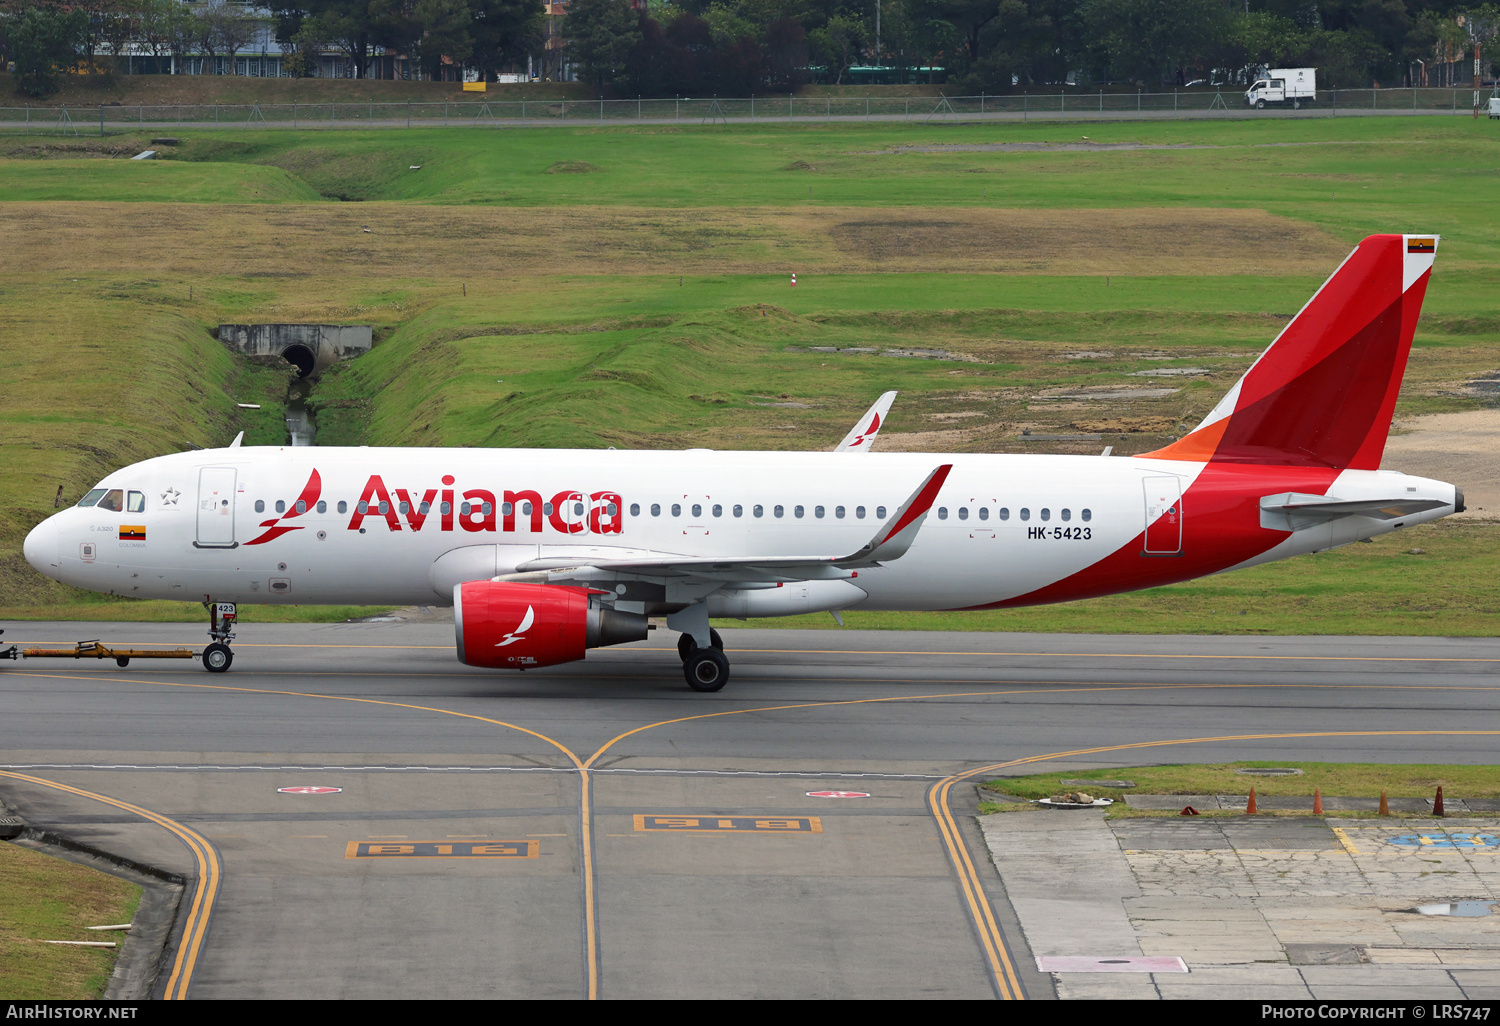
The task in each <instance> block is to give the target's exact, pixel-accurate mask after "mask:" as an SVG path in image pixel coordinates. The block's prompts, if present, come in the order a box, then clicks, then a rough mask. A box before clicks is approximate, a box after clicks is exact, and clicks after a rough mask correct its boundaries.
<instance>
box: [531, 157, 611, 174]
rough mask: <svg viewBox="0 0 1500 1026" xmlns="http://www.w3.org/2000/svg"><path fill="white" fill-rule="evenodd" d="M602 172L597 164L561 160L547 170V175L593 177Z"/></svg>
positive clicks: (584, 161)
mask: <svg viewBox="0 0 1500 1026" xmlns="http://www.w3.org/2000/svg"><path fill="white" fill-rule="evenodd" d="M599 170H601V169H600V168H599V166H598V165H597V164H590V163H589V162H588V161H586V160H559V161H556V162H555V163H553V164H552V166H551V167H549V168H547V170H546V172H544V173H545V174H549V175H591V174H593V173H594V172H596V171H599Z"/></svg>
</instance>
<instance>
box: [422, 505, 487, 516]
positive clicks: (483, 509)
mask: <svg viewBox="0 0 1500 1026" xmlns="http://www.w3.org/2000/svg"><path fill="white" fill-rule="evenodd" d="M401 505H403V506H404V505H406V503H404V502H403V503H402V504H401ZM479 511H480V512H481V513H483V514H484V515H485V516H489V515H490V514H491V513H493V512H495V507H493V506H491V505H490V504H489V503H487V502H486V503H485V504H484V505H482V506H480V507H479Z"/></svg>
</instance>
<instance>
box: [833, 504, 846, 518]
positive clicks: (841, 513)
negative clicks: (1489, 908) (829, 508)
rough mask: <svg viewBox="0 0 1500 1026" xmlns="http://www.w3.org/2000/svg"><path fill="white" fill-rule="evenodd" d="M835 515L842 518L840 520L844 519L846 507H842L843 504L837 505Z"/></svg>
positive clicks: (834, 508)
mask: <svg viewBox="0 0 1500 1026" xmlns="http://www.w3.org/2000/svg"><path fill="white" fill-rule="evenodd" d="M833 515H834V516H835V517H838V519H840V520H842V519H844V507H842V506H835V507H833Z"/></svg>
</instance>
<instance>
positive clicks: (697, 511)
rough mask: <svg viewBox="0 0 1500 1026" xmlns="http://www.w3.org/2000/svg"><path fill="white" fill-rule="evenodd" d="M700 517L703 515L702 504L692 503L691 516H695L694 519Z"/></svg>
mask: <svg viewBox="0 0 1500 1026" xmlns="http://www.w3.org/2000/svg"><path fill="white" fill-rule="evenodd" d="M702 515H703V504H702V503H698V502H695V503H693V516H695V517H701V516H702Z"/></svg>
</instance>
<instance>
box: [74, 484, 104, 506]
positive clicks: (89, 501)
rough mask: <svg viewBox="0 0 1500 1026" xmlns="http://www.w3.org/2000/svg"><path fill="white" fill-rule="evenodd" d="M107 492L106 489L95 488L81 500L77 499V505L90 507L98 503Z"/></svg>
mask: <svg viewBox="0 0 1500 1026" xmlns="http://www.w3.org/2000/svg"><path fill="white" fill-rule="evenodd" d="M108 490H109V489H107V488H95V489H93V490H92V491H90V492H89V493H88V494H87V495H85V496H84V497H83V498H81V499H79V500H78V505H80V506H92V505H93V504H94V503H96V502H98V501H99V500H100V498H102V497H103V495H104V493H105V492H107V491H108Z"/></svg>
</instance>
